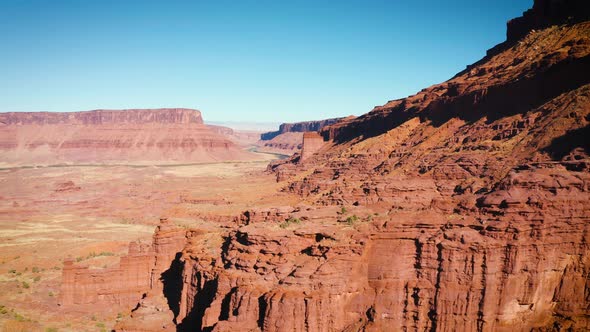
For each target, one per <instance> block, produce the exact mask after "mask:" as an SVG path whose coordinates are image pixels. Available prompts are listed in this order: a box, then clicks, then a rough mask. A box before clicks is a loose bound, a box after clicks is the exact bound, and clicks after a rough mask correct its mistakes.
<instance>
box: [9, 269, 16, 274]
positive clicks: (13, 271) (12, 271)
mask: <svg viewBox="0 0 590 332" xmlns="http://www.w3.org/2000/svg"><path fill="white" fill-rule="evenodd" d="M8 273H12V274H15V273H16V270H15V269H11V270H8Z"/></svg>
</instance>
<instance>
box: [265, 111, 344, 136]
mask: <svg viewBox="0 0 590 332" xmlns="http://www.w3.org/2000/svg"><path fill="white" fill-rule="evenodd" d="M349 118H352V117H349ZM343 119H345V118H334V119H326V120H319V121H304V122H296V123H283V124H281V125H280V126H279V130H278V131H271V132H268V133H264V134H262V135H261V136H260V138H261V139H262V140H263V141H267V140H271V139H273V138H275V137H276V136H278V135H280V134H284V133H304V132H308V131H320V130H321V129H322V128H324V127H325V126H328V125H331V124H334V123H337V122H339V121H342V120H343ZM346 119H348V118H346Z"/></svg>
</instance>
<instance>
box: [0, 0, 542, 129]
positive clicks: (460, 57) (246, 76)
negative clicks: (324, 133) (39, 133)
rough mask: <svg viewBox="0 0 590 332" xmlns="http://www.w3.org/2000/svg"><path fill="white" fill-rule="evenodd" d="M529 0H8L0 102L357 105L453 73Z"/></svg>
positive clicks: (242, 113) (279, 109)
mask: <svg viewBox="0 0 590 332" xmlns="http://www.w3.org/2000/svg"><path fill="white" fill-rule="evenodd" d="M531 6H532V0H495V1H489V0H486V1H483V0H482V1H468V0H455V1H452V0H450V1H440V0H422V1H420V0H414V1H395V0H388V1H386V0H384V1H376V0H354V1H349V0H338V1H336V0H330V1H328V0H290V1H286V0H285V1H281V0H273V1H266V0H208V1H188V0H187V1H176V0H161V1H149V0H135V1H133V0H94V1H90V0H71V1H62V0H37V1H33V0H0V111H1V112H10V111H82V110H90V109H97V108H110V109H120V108H154V107H188V108H197V109H200V110H201V111H202V112H203V116H204V118H205V120H210V121H211V120H213V121H228V120H229V121H245V120H248V121H257V122H261V121H269V122H289V121H301V120H313V119H322V118H329V117H337V116H346V115H350V114H354V115H360V114H363V113H366V112H368V111H370V110H371V109H372V108H373V106H375V105H382V104H384V103H386V102H387V101H388V100H391V99H397V98H401V97H405V96H407V95H410V94H413V93H415V92H417V91H419V90H420V89H422V88H425V87H427V86H429V85H432V84H435V83H439V82H442V81H445V80H447V79H449V78H450V77H452V76H453V75H454V74H455V73H456V72H458V71H460V70H462V69H464V68H465V66H466V65H467V64H470V63H473V62H475V61H477V60H478V59H480V58H481V57H483V56H484V55H485V51H486V50H487V49H488V48H491V47H492V46H494V45H495V44H497V43H500V42H502V41H503V40H504V39H505V33H506V21H507V20H509V19H510V18H513V17H517V16H520V15H521V14H522V12H523V11H524V10H526V9H527V8H529V7H531Z"/></svg>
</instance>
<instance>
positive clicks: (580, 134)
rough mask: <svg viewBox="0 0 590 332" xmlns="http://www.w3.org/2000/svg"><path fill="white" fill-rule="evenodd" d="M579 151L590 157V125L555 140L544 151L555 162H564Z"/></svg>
mask: <svg viewBox="0 0 590 332" xmlns="http://www.w3.org/2000/svg"><path fill="white" fill-rule="evenodd" d="M577 149H579V150H580V152H581V153H584V154H586V155H590V125H587V126H586V127H582V128H578V129H574V130H570V131H568V132H566V133H565V135H563V136H560V137H557V138H555V139H554V140H553V141H552V142H551V144H550V145H549V146H547V147H546V148H545V149H543V150H544V151H545V152H547V153H549V155H550V156H551V158H553V159H554V160H562V159H563V158H564V157H565V156H567V155H568V154H570V153H572V152H573V151H574V150H577Z"/></svg>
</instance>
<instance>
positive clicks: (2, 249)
mask: <svg viewBox="0 0 590 332" xmlns="http://www.w3.org/2000/svg"><path fill="white" fill-rule="evenodd" d="M258 156H259V160H256V161H246V162H221V163H206V164H190V165H176V166H174V165H172V166H170V165H167V166H145V165H143V166H122V165H121V166H112V165H105V166H99V165H95V166H54V167H16V168H4V169H1V170H0V188H1V189H0V196H1V197H0V306H1V307H0V312H1V313H0V327H1V328H2V330H3V331H20V330H22V331H31V330H32V331H37V330H39V331H55V330H58V331H80V330H84V331H104V330H110V328H111V327H112V325H113V324H114V323H115V321H116V319H117V316H118V315H119V313H118V312H108V310H105V308H100V309H99V308H94V309H96V310H93V308H82V309H79V311H71V310H63V309H62V308H61V307H60V306H59V305H58V296H59V292H60V282H61V273H62V267H63V261H64V259H66V258H71V259H74V260H75V261H76V262H77V264H83V265H88V266H90V267H91V268H96V269H103V268H107V267H110V266H112V265H115V264H117V263H118V259H119V257H120V256H122V255H125V254H127V249H128V244H129V242H130V241H136V240H140V241H144V242H146V243H149V241H150V240H151V236H152V233H153V231H154V225H156V224H157V223H158V221H159V218H161V217H167V218H169V219H170V220H171V221H173V222H174V223H176V224H178V225H183V223H188V222H190V223H192V224H193V225H195V224H196V223H197V224H198V223H199V220H202V218H203V217H206V216H207V215H209V214H215V215H221V216H223V215H227V216H228V218H230V216H233V215H237V214H239V213H240V212H241V211H244V210H246V209H247V208H249V207H251V206H253V205H256V206H257V207H264V206H267V205H269V206H270V205H272V206H276V205H277V202H282V203H284V204H293V203H294V201H295V200H296V198H294V197H293V196H290V195H288V194H277V190H273V189H274V188H275V187H277V186H278V184H277V183H276V181H275V178H274V176H272V175H269V174H265V173H264V170H265V168H266V166H267V164H268V162H269V160H270V159H272V158H276V156H273V155H270V154H262V153H261V154H258ZM119 316H120V315H119Z"/></svg>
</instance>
